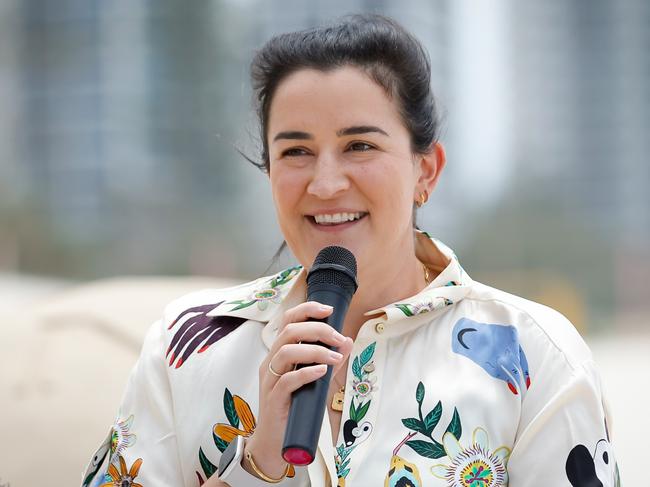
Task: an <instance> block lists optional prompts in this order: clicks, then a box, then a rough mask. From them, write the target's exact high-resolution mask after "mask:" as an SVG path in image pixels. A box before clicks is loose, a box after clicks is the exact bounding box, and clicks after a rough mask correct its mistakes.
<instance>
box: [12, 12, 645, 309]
mask: <svg viewBox="0 0 650 487" xmlns="http://www.w3.org/2000/svg"><path fill="white" fill-rule="evenodd" d="M361 11H372V12H378V13H384V14H387V15H390V16H392V17H394V18H395V19H397V20H398V21H399V22H401V23H402V24H403V25H405V27H406V28H407V29H409V30H410V31H411V32H413V33H414V34H415V35H416V36H417V37H418V38H419V39H420V40H421V41H422V42H423V44H424V45H425V47H426V49H427V50H428V52H429V54H430V56H431V60H432V84H433V86H434V90H435V92H436V93H437V95H438V99H439V108H440V110H441V113H442V115H443V120H444V123H443V132H442V140H443V142H444V144H445V146H446V148H447V156H448V165H447V168H446V169H445V174H444V175H443V179H442V181H441V183H440V185H439V187H438V188H437V190H436V192H435V193H434V195H433V196H432V199H431V201H430V203H429V204H428V205H427V206H426V207H425V208H423V209H422V210H421V211H420V212H419V217H418V218H419V223H420V225H421V226H422V227H423V228H426V229H427V230H430V231H431V232H432V233H435V234H437V235H439V236H440V237H441V238H442V239H443V240H444V241H446V242H447V243H449V244H450V245H451V246H452V247H454V248H456V250H457V251H458V252H459V255H460V256H461V258H463V260H464V262H465V263H466V265H467V266H468V269H470V270H471V271H473V274H477V273H478V277H482V276H486V277H487V278H488V280H489V279H490V277H491V276H496V274H497V273H502V275H504V276H505V275H508V276H512V275H514V274H518V275H521V276H522V278H521V279H512V278H511V277H507V278H502V279H500V278H498V277H496V278H495V279H496V280H495V281H494V282H493V283H494V284H498V285H503V286H504V287H506V289H509V290H513V291H517V292H519V293H521V294H524V295H531V294H530V293H533V294H535V292H534V291H533V289H532V288H527V287H525V285H524V286H523V287H520V285H519V284H516V285H515V284H513V283H519V282H521V283H524V284H525V283H526V282H527V280H528V281H530V280H531V279H533V278H530V276H532V275H540V268H541V267H543V268H544V272H545V273H544V275H545V276H547V277H545V278H544V279H543V280H544V281H548V282H565V281H567V280H569V281H571V282H572V283H573V285H574V286H575V288H576V295H584V299H585V300H586V302H591V303H596V304H597V305H598V306H601V308H602V309H601V310H599V311H602V310H606V309H609V310H611V309H613V308H614V307H616V306H622V307H623V308H629V309H633V308H634V309H636V308H638V307H644V306H646V307H647V302H648V301H649V300H650V296H648V294H647V292H646V291H645V290H644V286H643V285H642V282H643V280H644V279H645V276H647V275H648V274H649V273H650V264H649V263H648V262H650V256H649V255H648V248H650V245H649V242H650V212H648V206H649V204H648V203H649V201H648V197H647V191H646V188H647V187H648V185H649V184H650V168H649V166H648V164H647V163H646V162H645V155H646V154H648V153H650V152H649V149H650V147H648V145H649V144H650V142H649V139H648V137H647V135H646V134H647V133H650V65H649V64H648V62H647V57H648V56H647V53H648V51H649V50H650V49H649V48H650V29H649V28H648V26H649V25H650V5H649V4H648V2H646V1H645V0H627V1H626V2H615V3H612V2H608V1H606V0H594V1H590V2H587V1H576V2H562V1H559V0H550V1H547V2H542V3H540V2H536V3H531V2H526V3H522V2H514V1H510V0H503V1H498V2H487V1H479V2H475V1H452V0H436V1H433V2H432V1H429V0H406V1H404V0H402V1H399V2H398V1H396V0H383V1H369V0H353V1H346V2H343V1H341V0H333V1H329V2H322V1H314V2H309V3H305V2H300V1H298V0H281V1H277V2H266V1H262V0H237V1H235V0H220V1H213V2H203V3H200V4H188V3H187V2H175V1H171V0H161V1H158V2H154V3H151V2H130V1H126V0H120V1H115V2H109V3H101V2H99V3H98V2H85V1H83V0H64V1H60V2H47V1H45V0H23V1H19V0H6V1H4V2H2V3H1V4H0V13H1V15H0V109H1V111H0V268H5V269H10V270H14V271H22V272H34V273H43V274H54V275H66V276H68V277H80V278H90V277H99V276H109V275H119V274H165V273H167V274H183V273H195V274H208V275H225V276H253V275H258V274H259V273H260V272H262V271H263V269H264V268H265V267H267V265H268V264H269V262H270V260H271V256H272V255H273V253H274V251H275V249H276V248H277V246H278V245H279V244H280V242H281V241H282V237H281V235H280V233H279V231H278V229H277V225H276V224H275V214H274V210H273V207H272V205H271V199H270V194H269V189H268V184H267V181H266V178H265V177H264V176H262V175H259V174H257V173H256V172H255V170H254V168H252V166H250V165H248V164H246V162H245V161H244V160H243V158H242V157H241V156H240V155H239V154H238V152H237V151H238V149H242V150H243V151H244V152H245V153H246V154H247V155H248V156H250V157H252V158H256V157H257V154H259V147H258V146H257V145H256V126H255V121H254V117H253V115H252V114H251V113H250V111H249V110H250V102H251V99H250V86H249V81H248V66H249V63H250V60H251V58H252V54H253V50H254V49H256V48H258V47H259V46H261V45H262V44H263V42H264V41H265V40H267V39H268V38H269V37H271V36H272V35H273V34H276V33H278V32H283V31H288V30H293V29H302V28H307V27H311V26H314V25H317V24H320V23H323V22H326V21H328V20H331V19H334V18H336V17H339V16H340V15H342V14H344V13H353V12H361ZM224 228H225V229H236V231H223V229H224ZM251 256H252V257H251ZM527 273H530V274H527ZM549 273H550V275H547V274H549ZM526 276H528V279H527V278H526ZM509 285H510V287H509ZM547 291H548V290H540V292H541V293H542V294H544V295H549V293H548V292H547ZM549 304H552V303H549ZM583 304H584V303H583Z"/></svg>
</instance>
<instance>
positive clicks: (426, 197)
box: [415, 189, 429, 208]
mask: <svg viewBox="0 0 650 487" xmlns="http://www.w3.org/2000/svg"><path fill="white" fill-rule="evenodd" d="M427 201H429V192H428V191H427V190H426V189H425V190H424V191H423V192H422V193H420V199H419V200H418V201H416V202H415V204H416V205H417V207H418V208H422V205H424V204H425V203H426V202H427Z"/></svg>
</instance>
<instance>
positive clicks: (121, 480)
mask: <svg viewBox="0 0 650 487" xmlns="http://www.w3.org/2000/svg"><path fill="white" fill-rule="evenodd" d="M118 459H119V461H120V469H119V470H118V469H117V468H116V467H115V465H113V464H111V465H109V466H108V476H109V477H110V478H109V479H108V481H107V482H104V483H103V484H101V485H100V486H99V487H142V484H138V483H136V482H134V480H135V478H136V477H137V476H138V472H139V471H140V467H141V466H142V458H138V459H137V460H136V461H135V462H133V465H131V468H130V469H129V468H127V466H126V462H125V461H124V458H123V457H122V455H118ZM104 480H106V479H104Z"/></svg>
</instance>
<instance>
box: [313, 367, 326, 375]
mask: <svg viewBox="0 0 650 487" xmlns="http://www.w3.org/2000/svg"><path fill="white" fill-rule="evenodd" d="M325 372H327V365H325V364H320V365H316V366H315V367H314V374H316V375H321V374H324V373H325Z"/></svg>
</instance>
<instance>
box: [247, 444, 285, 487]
mask: <svg viewBox="0 0 650 487" xmlns="http://www.w3.org/2000/svg"><path fill="white" fill-rule="evenodd" d="M273 450H274V448H272V447H268V446H265V445H263V444H260V443H259V442H257V441H255V439H253V437H250V438H248V439H247V440H246V441H245V442H244V452H243V455H242V459H241V466H242V468H243V469H244V470H246V471H247V472H248V473H250V474H251V475H253V476H255V477H257V478H259V479H262V480H265V481H269V479H273V480H278V481H280V480H282V479H283V478H284V477H286V475H287V473H288V471H289V465H288V464H287V462H286V461H285V460H284V459H283V458H282V455H281V454H280V452H277V453H276V454H272V453H270V452H273ZM265 477H266V478H265Z"/></svg>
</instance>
